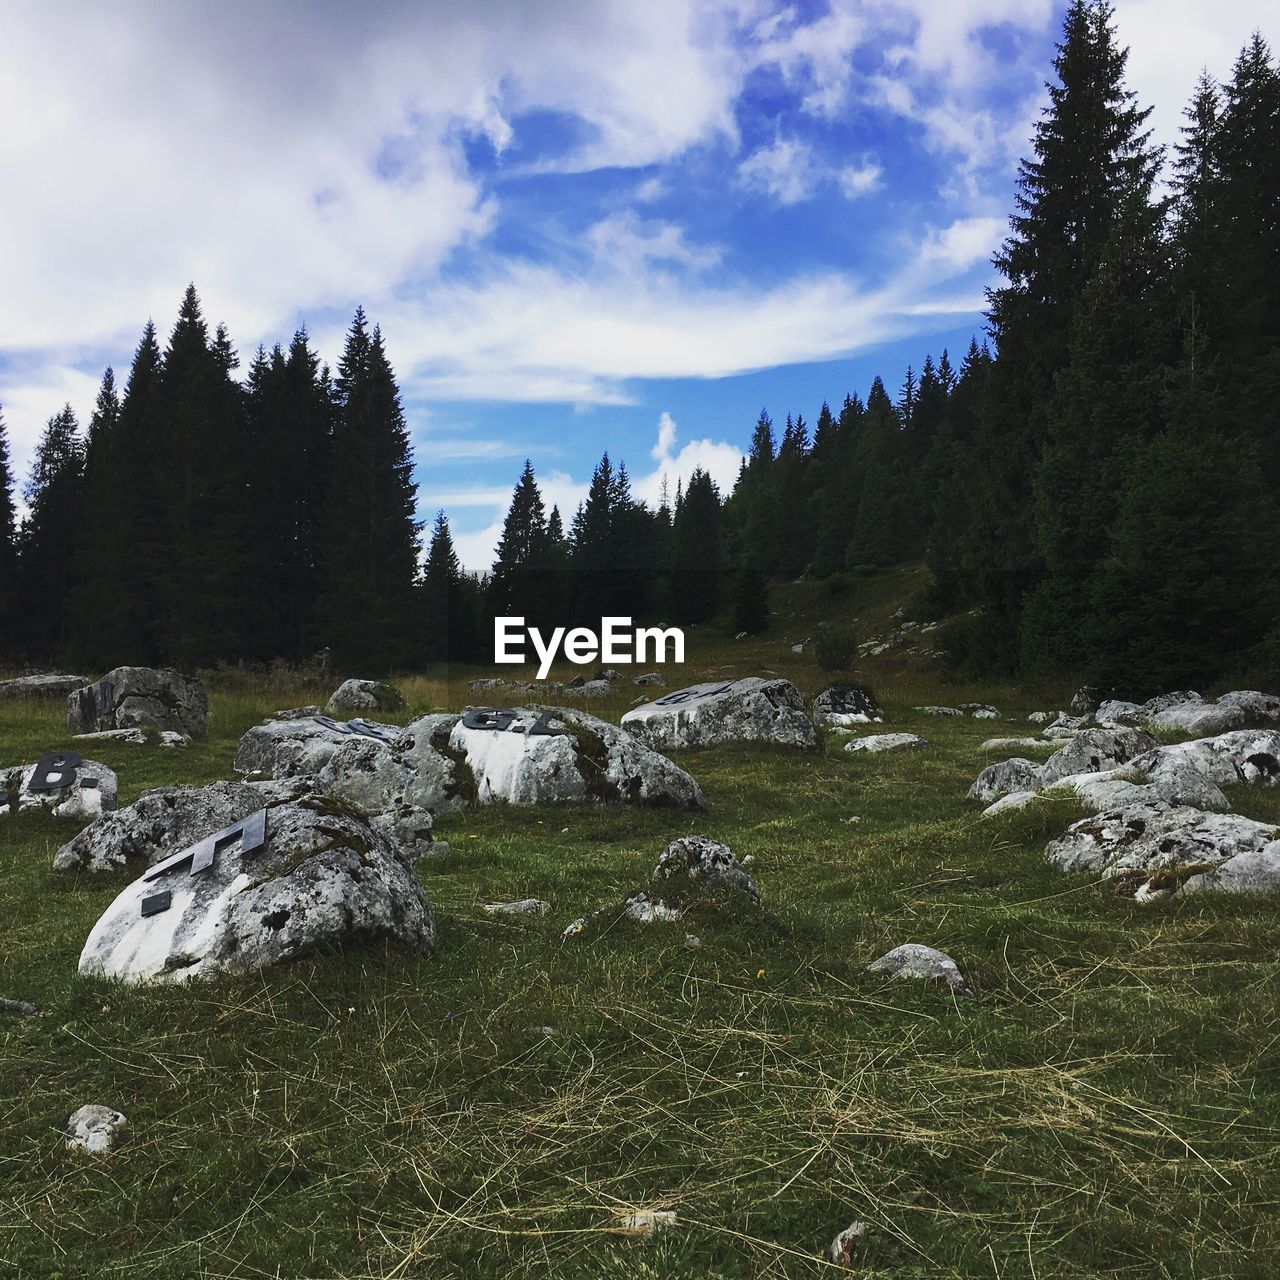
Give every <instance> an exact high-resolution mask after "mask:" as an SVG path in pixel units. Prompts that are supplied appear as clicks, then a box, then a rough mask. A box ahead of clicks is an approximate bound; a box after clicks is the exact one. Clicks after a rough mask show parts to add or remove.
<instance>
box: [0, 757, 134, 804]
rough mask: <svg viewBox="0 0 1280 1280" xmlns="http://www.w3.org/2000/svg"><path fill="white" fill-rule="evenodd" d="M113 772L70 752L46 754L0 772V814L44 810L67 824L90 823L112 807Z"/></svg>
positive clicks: (113, 795) (114, 797)
mask: <svg viewBox="0 0 1280 1280" xmlns="http://www.w3.org/2000/svg"><path fill="white" fill-rule="evenodd" d="M117 790H118V781H117V778H116V775H115V773H114V771H113V770H111V769H108V768H107V766H106V765H105V764H99V763H98V762H97V761H96V760H82V759H81V758H80V756H78V755H77V754H76V753H75V752H72V751H46V752H45V754H44V755H43V756H41V757H40V759H39V760H37V761H36V763H35V764H27V765H16V766H14V767H13V768H9V769H0V815H3V814H9V813H13V812H15V811H23V810H27V809H40V808H43V809H48V810H49V811H50V812H51V813H52V814H53V816H54V817H55V818H61V819H63V820H64V821H67V822H92V821H93V819H94V818H97V817H99V816H100V815H101V814H104V813H110V812H111V811H112V810H113V809H114V808H115V807H116V793H117Z"/></svg>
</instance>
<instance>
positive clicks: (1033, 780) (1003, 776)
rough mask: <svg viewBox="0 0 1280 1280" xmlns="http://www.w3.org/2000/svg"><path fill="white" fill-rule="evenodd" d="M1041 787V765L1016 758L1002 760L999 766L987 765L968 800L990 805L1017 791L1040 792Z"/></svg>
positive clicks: (973, 786) (977, 779) (972, 787)
mask: <svg viewBox="0 0 1280 1280" xmlns="http://www.w3.org/2000/svg"><path fill="white" fill-rule="evenodd" d="M1040 786H1041V782H1040V765H1038V764H1037V763H1036V762H1035V761H1034V760H1027V759H1025V758H1024V757H1022V756H1014V757H1013V758H1012V759H1010V760H1001V761H1000V763H999V764H989V765H987V767H986V768H985V769H983V771H982V772H981V773H980V774H978V776H977V777H976V778H975V779H974V781H973V785H972V786H971V787H970V788H969V793H968V798H969V799H970V800H977V801H979V802H980V803H981V804H990V803H991V802H992V801H993V800H999V799H1000V798H1001V797H1002V796H1007V795H1012V794H1013V793H1014V792H1015V791H1038V790H1040Z"/></svg>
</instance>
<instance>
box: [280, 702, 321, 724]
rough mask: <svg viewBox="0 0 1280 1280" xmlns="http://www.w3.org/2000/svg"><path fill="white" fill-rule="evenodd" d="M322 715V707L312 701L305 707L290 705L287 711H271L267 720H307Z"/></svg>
mask: <svg viewBox="0 0 1280 1280" xmlns="http://www.w3.org/2000/svg"><path fill="white" fill-rule="evenodd" d="M322 715H324V708H323V707H318V706H316V705H315V704H314V703H312V704H310V705H309V706H305V707H290V708H289V710H288V711H273V712H272V713H271V714H270V715H269V716H268V717H267V719H268V720H309V719H311V717H312V716H322Z"/></svg>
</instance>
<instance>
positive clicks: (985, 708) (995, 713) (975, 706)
mask: <svg viewBox="0 0 1280 1280" xmlns="http://www.w3.org/2000/svg"><path fill="white" fill-rule="evenodd" d="M959 710H961V711H962V712H964V714H965V715H967V716H970V717H971V718H972V719H974V720H998V719H999V718H1000V710H999V708H998V707H993V706H992V705H991V704H990V703H989V702H962V703H961V704H960V707H959Z"/></svg>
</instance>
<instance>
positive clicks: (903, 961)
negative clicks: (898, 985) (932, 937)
mask: <svg viewBox="0 0 1280 1280" xmlns="http://www.w3.org/2000/svg"><path fill="white" fill-rule="evenodd" d="M867 972H868V973H882V974H884V975H885V976H886V977H889V978H921V979H924V980H925V981H930V982H943V983H946V985H947V986H948V987H950V988H951V990H952V991H954V992H955V993H956V994H957V995H961V996H964V997H965V998H966V999H969V1000H972V999H973V998H974V996H973V988H972V987H970V985H969V984H968V983H967V982H966V981H965V980H964V976H963V975H962V974H961V972H960V967H959V966H958V965H957V964H956V962H955V961H954V960H953V959H952V958H951V957H950V956H949V955H947V953H946V952H945V951H938V950H936V949H935V948H933V947H926V946H924V945H922V944H921V943H919V942H905V943H903V944H902V946H900V947H894V949H893V950H892V951H887V952H886V953H885V954H884V955H882V956H881V957H880V958H879V959H878V960H873V961H872V962H871V963H870V964H869V965H868V966H867Z"/></svg>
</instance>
